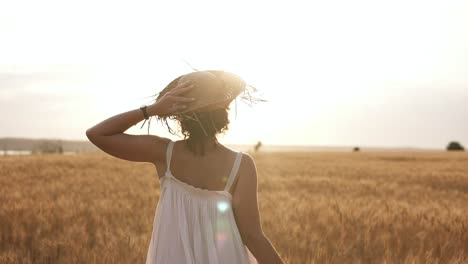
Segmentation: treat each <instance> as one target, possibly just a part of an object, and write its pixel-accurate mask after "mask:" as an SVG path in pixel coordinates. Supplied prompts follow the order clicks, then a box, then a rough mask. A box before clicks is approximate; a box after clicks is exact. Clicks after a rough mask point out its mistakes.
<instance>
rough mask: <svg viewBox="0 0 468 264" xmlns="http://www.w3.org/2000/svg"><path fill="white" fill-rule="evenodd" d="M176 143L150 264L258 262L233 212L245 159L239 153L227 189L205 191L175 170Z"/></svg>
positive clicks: (148, 258) (159, 206) (158, 209)
mask: <svg viewBox="0 0 468 264" xmlns="http://www.w3.org/2000/svg"><path fill="white" fill-rule="evenodd" d="M173 147H174V141H170V142H169V144H168V147H167V151H166V160H167V169H166V173H165V175H164V176H163V177H161V185H160V186H161V187H160V190H161V195H160V197H159V201H158V204H157V206H156V211H155V216H154V221H153V232H152V234H151V241H150V244H149V247H148V253H147V256H146V264H189V263H190V264H229V263H232V264H234V263H235V264H244V263H247V264H252V263H254V264H257V261H256V259H255V257H254V256H253V255H252V253H251V252H250V251H249V249H248V248H247V247H246V246H245V245H244V243H243V241H242V239H241V236H240V233H239V230H238V228H237V225H236V221H235V218H234V213H233V211H232V196H231V194H230V193H229V191H228V190H229V188H230V187H231V185H232V184H233V182H234V179H235V177H236V175H237V171H238V169H239V165H240V162H241V159H242V152H238V153H237V156H236V159H235V161H234V164H233V166H232V169H231V173H230V175H229V178H228V180H227V183H226V187H225V188H224V190H222V191H214V190H207V189H201V188H198V187H195V186H192V185H189V184H187V183H185V182H183V181H180V180H178V179H177V178H175V177H174V176H173V175H172V173H171V171H170V164H171V156H172V149H173Z"/></svg>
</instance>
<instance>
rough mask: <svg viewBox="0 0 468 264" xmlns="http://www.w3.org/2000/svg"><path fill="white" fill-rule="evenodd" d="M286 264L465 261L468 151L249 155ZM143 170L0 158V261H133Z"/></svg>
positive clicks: (145, 193) (154, 186) (146, 174)
mask: <svg viewBox="0 0 468 264" xmlns="http://www.w3.org/2000/svg"><path fill="white" fill-rule="evenodd" d="M251 155H252V156H253V157H254V159H255V161H256V164H257V169H258V177H259V185H258V188H259V205H260V210H261V219H262V224H263V229H264V232H265V234H266V235H267V236H268V237H269V238H270V240H271V241H272V243H273V244H274V246H275V248H276V249H277V250H278V252H279V253H280V255H281V256H282V257H283V259H284V260H285V261H286V262H287V263H468V153H461V152H459V153H445V152H405V153H403V152H401V153H397V152H359V153H328V152H325V153H318V152H317V153H306V152H304V153H281V152H277V153H256V154H251ZM158 198H159V182H158V180H157V175H156V172H155V169H154V166H153V165H152V164H149V163H136V162H129V161H125V160H120V159H117V158H114V157H112V156H109V155H107V154H105V153H102V152H96V153H81V154H76V155H58V154H48V155H30V156H2V157H0V263H2V264H3V263H144V261H145V258H146V252H147V249H148V244H149V239H150V236H151V230H152V221H153V217H154V210H155V207H156V204H157V202H158Z"/></svg>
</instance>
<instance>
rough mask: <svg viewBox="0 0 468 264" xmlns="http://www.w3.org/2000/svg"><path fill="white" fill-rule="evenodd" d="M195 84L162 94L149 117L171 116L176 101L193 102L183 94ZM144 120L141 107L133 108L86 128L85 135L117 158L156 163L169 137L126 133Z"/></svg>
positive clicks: (150, 109)
mask: <svg viewBox="0 0 468 264" xmlns="http://www.w3.org/2000/svg"><path fill="white" fill-rule="evenodd" d="M190 88H192V86H190V85H189V84H188V83H184V84H181V85H179V86H177V87H176V88H174V89H173V90H171V91H170V92H168V93H166V94H165V95H164V96H162V97H161V98H160V99H159V100H158V101H157V102H156V103H154V104H152V105H149V106H148V107H147V112H148V115H149V116H154V115H169V114H172V113H173V111H174V110H177V109H173V107H172V106H173V105H174V104H175V103H177V104H178V105H179V107H183V103H184V102H191V101H193V100H192V99H190V98H186V97H184V96H181V95H182V94H183V93H184V92H186V91H188V90H189V89H190ZM143 119H144V115H143V112H142V111H141V110H140V109H134V110H130V111H127V112H124V113H121V114H118V115H115V116H112V117H110V118H108V119H106V120H104V121H102V122H100V123H98V124H96V125H94V126H93V127H91V128H89V129H88V130H86V136H87V137H88V139H89V141H91V142H92V143H93V144H94V145H96V146H97V147H98V148H100V149H101V150H103V151H104V152H106V153H108V154H109V155H112V156H114V157H117V158H121V159H125V160H129V161H137V162H151V163H153V164H156V162H161V161H163V162H164V161H165V158H166V153H165V152H166V147H167V143H168V142H169V139H167V138H163V137H159V136H154V135H130V134H125V133H124V132H125V131H126V130H127V129H129V128H130V127H131V126H134V125H135V124H137V123H138V122H140V121H142V120H143Z"/></svg>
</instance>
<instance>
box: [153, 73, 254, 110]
mask: <svg viewBox="0 0 468 264" xmlns="http://www.w3.org/2000/svg"><path fill="white" fill-rule="evenodd" d="M186 81H188V82H190V83H192V84H194V85H195V87H194V88H193V89H191V90H190V91H188V92H187V93H186V94H185V95H184V96H186V97H193V98H197V100H195V101H194V102H189V103H187V104H186V108H185V109H181V110H178V111H177V112H176V114H182V113H187V112H191V111H196V112H208V111H212V110H215V109H220V108H227V107H228V106H229V104H230V103H231V102H232V100H234V99H235V98H236V97H237V96H238V95H239V94H241V93H242V92H244V91H245V90H246V88H247V84H246V83H245V81H244V80H243V79H242V78H240V77H239V76H238V75H235V74H233V73H230V72H226V71H215V70H208V71H196V72H192V73H189V74H185V75H182V76H180V77H178V78H176V79H175V80H174V81H172V82H171V83H170V84H169V85H168V86H167V87H166V88H164V89H163V90H162V91H161V92H160V93H159V96H158V98H157V100H159V98H161V97H162V96H163V95H164V94H165V93H167V92H169V91H170V90H172V89H174V88H175V87H177V84H178V83H180V82H186Z"/></svg>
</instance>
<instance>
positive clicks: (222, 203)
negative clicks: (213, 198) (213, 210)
mask: <svg viewBox="0 0 468 264" xmlns="http://www.w3.org/2000/svg"><path fill="white" fill-rule="evenodd" d="M217 206H218V210H219V211H220V212H221V213H224V212H226V210H227V209H228V208H229V204H228V203H227V202H225V201H220V202H218V205H217Z"/></svg>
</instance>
